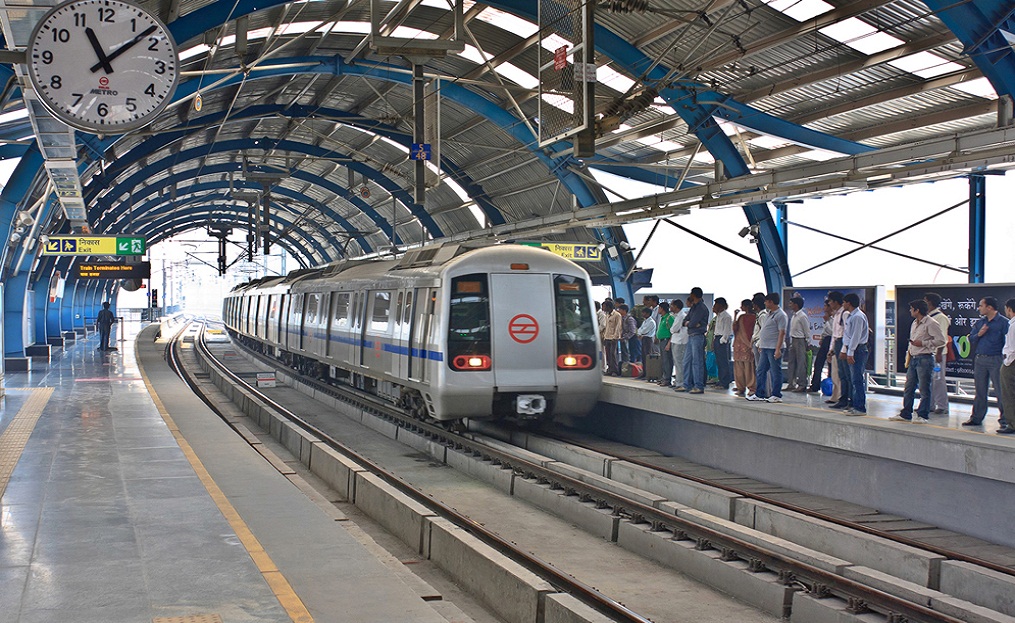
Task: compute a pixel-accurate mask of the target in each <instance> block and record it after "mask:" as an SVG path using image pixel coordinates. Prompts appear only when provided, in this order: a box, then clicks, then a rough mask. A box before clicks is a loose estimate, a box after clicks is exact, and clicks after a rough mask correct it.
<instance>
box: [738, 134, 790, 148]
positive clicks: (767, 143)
mask: <svg viewBox="0 0 1015 623" xmlns="http://www.w3.org/2000/svg"><path fill="white" fill-rule="evenodd" d="M747 142H748V143H750V144H751V145H754V146H755V147H760V148H762V149H779V148H780V147H786V146H787V145H792V144H793V143H792V142H790V141H787V140H786V139H784V138H780V137H778V136H771V135H769V134H762V135H761V136H755V137H754V138H751V139H747Z"/></svg>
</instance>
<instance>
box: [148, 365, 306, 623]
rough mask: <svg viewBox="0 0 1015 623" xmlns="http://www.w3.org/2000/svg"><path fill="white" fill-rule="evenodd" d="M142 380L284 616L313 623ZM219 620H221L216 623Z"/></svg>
mask: <svg viewBox="0 0 1015 623" xmlns="http://www.w3.org/2000/svg"><path fill="white" fill-rule="evenodd" d="M141 377H142V378H143V379H144V384H145V387H147V388H148V394H149V395H150V396H151V397H152V401H154V402H155V408H156V409H158V410H159V415H161V416H162V419H163V420H165V422H166V426H168V427H169V432H171V433H172V434H173V437H174V438H175V439H176V443H177V444H179V446H180V449H181V450H183V454H184V456H186V457H187V460H188V461H189V462H190V466H191V467H192V468H193V469H194V472H196V473H197V477H198V478H199V479H200V480H201V483H202V484H203V485H204V488H205V489H206V490H207V491H208V494H209V495H210V496H211V499H212V500H213V501H214V502H215V504H216V506H218V508H219V511H220V512H221V513H222V515H223V516H224V517H225V518H226V520H227V521H228V522H229V525H230V527H232V529H233V531H234V532H235V533H236V536H237V538H239V539H240V543H243V547H245V548H246V549H247V553H248V554H249V555H250V558H251V559H252V560H253V561H254V564H255V565H257V569H258V571H260V572H261V575H262V576H264V580H265V582H267V583H268V586H269V587H270V588H271V591H272V592H273V593H275V598H276V599H278V601H279V603H280V604H282V607H283V608H285V610H286V612H287V613H289V618H290V619H292V620H293V623H314V617H312V616H311V615H310V611H309V610H307V607H306V606H305V605H304V604H303V601H302V600H301V599H300V598H299V595H297V594H296V591H294V590H293V587H292V586H291V585H290V584H289V581H288V580H286V579H285V576H283V575H282V572H281V571H279V570H278V567H276V566H275V563H274V562H273V561H272V560H271V557H270V556H268V554H267V552H265V551H264V548H263V547H261V543H260V542H259V541H258V540H257V537H255V536H254V534H253V533H252V532H251V531H250V528H248V527H247V524H246V523H245V522H244V521H243V518H242V517H240V514H239V513H237V512H236V509H235V508H233V505H232V504H231V503H230V502H229V499H228V498H227V497H226V496H225V494H224V493H222V489H219V486H218V485H217V484H216V483H215V481H214V480H213V479H212V477H211V474H209V473H208V470H207V469H205V467H204V464H203V463H202V462H201V459H199V458H198V457H197V454H195V453H194V449H193V448H191V447H190V444H189V443H188V442H187V440H186V439H184V437H183V435H182V434H181V433H180V429H179V428H177V427H176V422H174V421H173V418H172V417H170V415H169V412H168V411H166V407H165V405H163V404H162V400H160V399H159V395H158V394H157V393H156V392H155V388H154V387H152V384H151V382H150V381H149V380H148V375H147V374H145V372H144V370H141ZM166 620H167V621H174V622H175V621H177V620H181V621H187V622H188V623H189V619H166ZM219 620H221V619H219Z"/></svg>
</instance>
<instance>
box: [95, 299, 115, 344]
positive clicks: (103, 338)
mask: <svg viewBox="0 0 1015 623" xmlns="http://www.w3.org/2000/svg"><path fill="white" fill-rule="evenodd" d="M95 324H97V325H99V350H102V351H106V350H110V348H109V330H110V329H111V328H112V327H113V325H114V324H116V316H114V315H113V312H111V311H109V303H108V302H106V303H103V304H102V309H101V310H100V311H99V315H98V317H97V318H96V319H95Z"/></svg>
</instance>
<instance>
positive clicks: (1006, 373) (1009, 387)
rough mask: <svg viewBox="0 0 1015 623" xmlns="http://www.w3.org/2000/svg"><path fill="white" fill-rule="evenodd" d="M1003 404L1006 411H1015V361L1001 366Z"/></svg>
mask: <svg viewBox="0 0 1015 623" xmlns="http://www.w3.org/2000/svg"><path fill="white" fill-rule="evenodd" d="M1001 406H1002V408H1003V409H1004V412H1005V413H1015V363H1013V364H1011V365H1010V366H1005V365H1002V366H1001Z"/></svg>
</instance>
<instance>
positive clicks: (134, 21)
mask: <svg viewBox="0 0 1015 623" xmlns="http://www.w3.org/2000/svg"><path fill="white" fill-rule="evenodd" d="M130 31H131V32H137V18H134V17H132V18H130Z"/></svg>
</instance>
